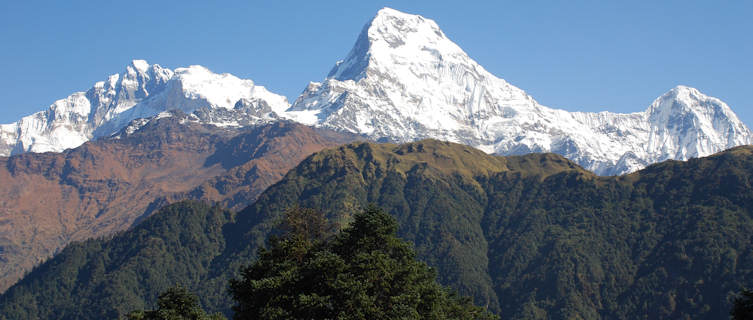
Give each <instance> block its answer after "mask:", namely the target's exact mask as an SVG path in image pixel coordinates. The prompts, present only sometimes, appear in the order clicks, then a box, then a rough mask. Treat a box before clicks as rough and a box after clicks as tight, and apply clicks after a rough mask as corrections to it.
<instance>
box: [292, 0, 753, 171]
mask: <svg viewBox="0 0 753 320" xmlns="http://www.w3.org/2000/svg"><path fill="white" fill-rule="evenodd" d="M288 116H289V117H292V118H295V119H298V120H299V121H301V122H304V123H308V124H314V125H319V126H324V127H330V128H334V129H339V130H345V131H350V132H356V133H362V134H365V135H368V136H370V137H371V138H374V139H377V140H379V139H386V140H395V141H400V142H404V141H412V140H417V139H422V138H429V137H431V138H438V139H443V140H449V141H454V142H460V143H464V144H468V145H472V146H475V147H478V148H480V149H482V150H484V151H486V152H489V153H497V154H502V155H509V154H521V153H527V152H555V153H559V154H562V155H564V156H566V157H568V158H570V159H573V160H574V161H576V162H578V163H579V164H581V165H582V166H584V167H585V168H588V169H590V170H593V171H595V172H596V173H599V174H620V173H625V172H631V171H635V170H638V169H640V168H643V167H645V166H646V165H648V164H651V163H654V162H658V161H662V160H666V159H680V160H685V159H688V158H691V157H699V156H705V155H709V154H712V153H715V152H718V151H721V150H724V149H727V148H730V147H733V146H737V145H741V144H750V143H753V134H751V131H750V130H749V129H748V128H747V127H746V126H745V125H744V124H743V123H742V122H741V121H740V120H739V119H738V118H737V116H735V114H734V113H733V112H732V110H731V109H730V108H729V106H727V105H726V104H724V102H722V101H720V100H719V99H716V98H711V97H708V96H705V95H703V94H702V93H700V92H699V91H698V90H696V89H693V88H689V87H684V86H678V87H676V88H674V89H672V90H671V91H669V92H668V93H667V94H665V95H663V96H662V97H660V98H658V99H657V100H656V101H655V102H654V103H653V104H652V105H651V106H650V107H649V108H648V109H647V110H646V111H644V112H639V113H632V114H617V113H611V112H601V113H584V112H568V111H565V110H558V109H553V108H549V107H546V106H542V105H540V104H539V103H538V102H536V100H534V99H533V98H532V97H530V96H529V95H528V94H527V93H526V92H524V91H523V90H521V89H519V88H516V87H515V86H512V85H511V84H509V83H508V82H506V81H504V80H502V79H500V78H497V77H496V76H494V75H493V74H491V73H489V72H488V71H486V70H485V69H484V68H483V67H481V66H480V65H479V64H478V63H476V62H475V61H473V60H472V59H471V58H470V57H469V56H468V55H467V54H466V53H465V52H463V50H462V49H461V48H460V47H458V46H457V45H456V44H455V43H454V42H452V41H451V40H449V39H448V38H447V37H446V36H445V34H444V33H443V32H442V31H441V30H440V28H439V27H438V25H437V24H436V23H435V22H434V21H432V20H430V19H426V18H424V17H421V16H418V15H411V14H406V13H402V12H399V11H396V10H393V9H389V8H385V9H382V10H380V11H379V12H378V13H377V15H376V17H374V19H373V20H372V21H370V22H369V23H367V24H366V26H365V27H364V29H363V31H362V33H361V34H360V36H359V37H358V39H357V40H356V44H355V45H354V47H353V49H352V50H351V51H350V53H348V55H347V56H346V58H345V59H344V60H342V61H340V62H338V63H336V64H335V66H334V67H333V69H332V71H331V72H330V73H329V75H328V76H327V78H326V79H325V80H324V81H323V82H322V83H312V84H310V85H309V86H308V87H307V88H306V90H304V92H303V94H301V96H300V97H299V98H298V99H297V100H296V101H295V102H294V103H293V106H292V107H291V110H290V112H289V113H288Z"/></svg>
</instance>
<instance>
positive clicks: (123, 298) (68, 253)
mask: <svg viewBox="0 0 753 320" xmlns="http://www.w3.org/2000/svg"><path fill="white" fill-rule="evenodd" d="M232 217H233V214H232V213H231V212H229V211H226V210H223V209H221V208H217V207H211V206H208V205H205V204H202V203H197V202H183V203H178V204H175V205H172V206H168V207H166V208H164V209H162V210H161V211H160V212H159V213H157V214H156V215H154V216H152V217H150V218H149V219H146V220H144V222H143V223H141V224H140V225H139V226H137V227H136V228H134V229H132V230H129V231H127V232H124V233H122V234H119V235H116V236H115V237H113V238H112V239H94V240H88V241H85V242H80V243H75V244H73V245H70V246H68V247H66V249H64V250H63V251H62V252H61V253H59V254H58V255H57V256H56V257H55V258H53V259H51V260H50V261H48V262H46V263H44V264H42V265H41V266H39V267H37V268H35V269H34V270H33V271H32V272H31V273H30V274H29V275H28V276H27V277H26V278H24V279H23V280H21V282H19V283H18V284H16V285H15V286H13V287H11V288H10V289H9V290H8V291H7V292H5V293H4V294H3V295H2V296H0V319H117V318H120V317H123V316H125V315H126V314H127V313H128V312H130V311H132V310H145V309H147V308H148V307H151V306H152V304H151V303H153V301H156V300H157V297H158V295H159V294H160V293H162V292H164V291H165V290H167V289H168V288H170V287H172V286H175V285H177V284H185V285H186V286H187V289H188V290H190V291H191V292H200V293H201V298H202V305H204V306H212V307H214V306H218V305H223V304H226V305H227V306H228V307H227V308H228V309H229V306H230V300H229V296H228V295H227V292H226V288H225V286H226V283H227V280H224V281H222V283H217V284H212V282H202V280H204V279H206V278H207V277H208V273H209V272H210V271H211V270H212V269H213V266H212V261H213V259H214V257H216V256H217V255H220V254H221V253H222V250H223V248H225V239H224V235H223V226H224V225H226V224H227V223H228V222H230V221H231V219H232ZM215 311H222V310H221V309H217V308H213V309H212V312H215Z"/></svg>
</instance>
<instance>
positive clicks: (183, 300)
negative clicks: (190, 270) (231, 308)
mask: <svg viewBox="0 0 753 320" xmlns="http://www.w3.org/2000/svg"><path fill="white" fill-rule="evenodd" d="M157 305H158V308H157V310H149V311H134V312H131V313H130V314H128V317H127V318H128V320H222V319H225V317H223V316H222V315H220V314H219V313H217V314H213V315H208V314H207V313H206V312H205V311H204V310H203V309H201V306H199V299H198V298H197V297H196V295H194V294H193V293H191V292H190V291H188V289H186V288H184V287H182V286H178V287H173V288H170V289H168V290H167V291H165V292H164V293H162V294H160V296H159V299H158V300H157Z"/></svg>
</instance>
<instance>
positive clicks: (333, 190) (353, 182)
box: [0, 141, 753, 319]
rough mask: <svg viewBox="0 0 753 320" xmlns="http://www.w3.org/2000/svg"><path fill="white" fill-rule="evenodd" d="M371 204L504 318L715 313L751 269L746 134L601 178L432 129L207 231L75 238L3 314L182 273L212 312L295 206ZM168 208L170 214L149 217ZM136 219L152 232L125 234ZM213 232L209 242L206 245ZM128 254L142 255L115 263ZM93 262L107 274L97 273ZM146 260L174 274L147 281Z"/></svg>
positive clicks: (340, 165)
mask: <svg viewBox="0 0 753 320" xmlns="http://www.w3.org/2000/svg"><path fill="white" fill-rule="evenodd" d="M368 203H375V204H377V205H379V206H380V207H382V208H384V209H385V211H386V212H389V213H390V214H391V215H392V216H393V217H394V218H395V219H396V220H397V222H398V235H399V236H400V237H401V238H402V239H404V240H407V241H409V242H411V243H413V247H414V249H415V251H416V255H417V257H418V258H419V259H420V260H422V261H424V262H426V263H427V264H428V265H429V266H431V267H433V268H435V269H436V270H437V271H438V275H439V282H440V283H442V284H443V285H448V286H450V287H452V288H453V289H454V290H457V291H458V292H459V293H460V294H462V295H467V296H472V297H474V301H475V303H476V304H478V305H481V306H484V307H488V308H489V310H493V311H494V312H497V313H499V314H500V315H501V316H502V318H506V319H507V318H510V319H545V318H582V319H599V318H606V319H627V318H636V317H639V318H673V319H682V318H694V319H720V318H725V317H727V316H728V314H729V310H730V309H731V307H732V304H731V301H732V300H733V296H734V294H735V293H736V292H738V291H739V290H740V289H741V288H742V287H751V283H750V282H751V281H752V280H751V279H753V239H752V238H751V234H753V148H751V147H741V148H736V149H733V150H730V151H727V152H724V153H722V154H718V155H715V156H712V157H709V158H703V159H693V160H691V161H688V162H677V161H670V162H665V163H662V164H658V165H654V166H651V167H649V168H647V169H645V170H642V171H640V172H638V173H635V174H631V175H627V176H623V177H598V176H595V175H593V174H590V173H588V172H586V171H584V170H582V169H580V168H579V167H577V166H575V165H574V164H572V163H571V162H569V161H568V160H566V159H563V158H561V157H559V156H556V155H551V154H543V155H542V154H532V155H526V156H519V157H493V156H488V155H485V154H484V153H482V152H480V151H477V150H474V149H472V148H468V147H464V146H459V145H454V144H447V143H441V142H436V141H423V142H418V143H413V144H407V145H402V146H395V145H388V144H386V145H375V144H354V145H349V146H344V147H341V148H338V149H333V150H329V151H325V152H321V153H318V154H316V155H313V156H311V157H309V158H308V159H306V160H305V161H304V162H302V163H301V164H300V165H299V166H298V167H296V168H295V169H294V170H292V171H291V172H289V173H288V174H287V176H286V177H285V178H284V179H283V180H282V181H281V182H279V183H278V184H276V185H274V186H272V187H270V188H269V189H268V190H267V191H266V192H264V194H262V195H261V197H260V198H259V200H258V201H257V202H256V203H254V204H253V205H251V206H250V207H248V208H247V209H245V210H243V211H241V212H239V213H238V214H237V215H235V216H232V215H231V214H228V215H227V218H223V219H224V220H223V221H224V222H223V223H224V224H219V225H216V226H214V227H212V228H213V229H212V228H209V227H208V226H207V225H206V223H203V222H202V223H200V222H199V220H200V219H199V220H197V219H193V220H190V221H188V220H186V221H184V222H183V223H185V224H187V225H181V222H178V221H183V220H182V219H184V218H183V217H182V215H181V214H178V213H175V214H171V211H170V210H167V211H166V212H162V213H160V214H157V215H155V216H154V217H152V218H149V219H147V220H145V222H144V223H143V224H142V225H140V226H139V227H137V228H136V229H134V230H133V231H129V232H128V233H125V234H123V235H121V236H118V237H115V238H114V239H113V240H112V241H91V242H87V243H84V244H79V245H77V246H73V247H70V248H67V249H66V250H64V251H63V252H62V253H61V254H60V255H59V256H57V257H56V258H54V259H52V260H50V261H49V262H47V263H45V264H43V265H42V266H40V267H39V268H37V269H36V270H35V271H33V272H32V273H31V274H30V275H29V276H27V277H26V279H24V280H23V281H22V282H21V283H19V284H18V285H17V286H15V287H14V288H12V289H10V290H9V291H8V292H6V293H5V294H4V295H3V296H0V315H13V316H9V317H8V318H12V319H17V318H24V315H28V314H39V315H40V316H39V317H41V318H53V317H52V316H51V315H53V314H55V312H61V313H60V314H61V315H63V316H61V317H62V318H66V317H68V318H82V319H85V318H102V317H97V316H96V315H98V314H122V313H118V312H119V311H118V310H120V309H118V308H119V307H117V306H121V305H124V303H123V301H124V300H133V301H134V302H130V305H129V307H128V308H127V309H125V311H129V310H133V309H143V308H144V302H143V301H154V299H155V298H156V295H157V293H159V292H162V291H164V290H165V289H166V288H168V287H169V286H171V285H174V284H177V283H185V284H186V285H187V286H188V287H189V288H188V289H190V290H191V291H193V292H196V293H197V294H198V295H199V297H200V300H201V302H202V305H203V306H204V307H205V308H206V309H207V310H208V311H210V312H215V311H222V312H223V313H225V314H226V315H229V314H230V310H227V309H226V308H227V307H224V306H229V305H231V304H232V302H231V301H230V298H229V297H228V296H227V294H226V292H225V291H224V290H225V288H226V284H227V281H228V280H229V279H231V278H234V277H238V276H239V275H238V274H237V271H238V270H240V268H241V267H242V266H244V265H247V264H248V263H249V262H250V261H253V259H254V257H255V256H256V253H257V251H258V249H259V248H260V246H262V245H263V244H264V243H265V241H266V240H267V239H268V236H269V235H270V233H274V232H275V230H276V229H275V225H276V222H277V221H278V220H279V217H280V216H281V214H282V213H283V212H284V211H285V210H286V209H287V208H290V207H293V206H295V205H300V206H302V207H310V208H317V209H319V210H321V211H323V212H324V213H325V214H326V215H327V217H328V218H329V219H330V220H332V221H335V222H336V223H339V224H340V225H346V224H347V222H349V221H351V220H352V219H353V217H352V216H351V215H350V213H351V212H357V211H358V210H359V209H360V208H364V207H365V206H366V204H368ZM220 211H221V210H220ZM207 212H208V211H207ZM203 214H204V215H206V214H207V213H203ZM167 217H170V218H167ZM160 219H174V220H176V221H174V222H173V223H174V225H175V226H173V225H172V224H164V225H157V224H155V221H160ZM171 221H172V220H171ZM189 222H191V223H196V224H197V225H196V226H192V227H189V226H188V224H190V223H189ZM158 226H159V227H158ZM140 228H142V229H143V230H144V232H146V231H148V232H149V233H148V234H150V235H152V236H149V237H146V236H144V237H133V236H131V235H130V234H131V232H135V231H137V230H141V229H140ZM161 228H162V229H161ZM182 228H191V229H190V230H191V231H190V232H185V233H183V231H182V230H181V229H182ZM209 230H213V231H209ZM202 232H211V235H209V236H199V235H196V236H195V237H197V238H198V239H200V240H201V241H206V244H202V245H201V246H199V244H198V243H197V244H196V245H197V247H196V248H194V251H191V252H196V255H195V256H194V259H195V260H197V261H202V263H196V262H194V261H193V260H190V259H183V258H175V259H162V258H160V259H156V258H154V257H153V256H152V255H150V252H151V251H149V250H153V251H155V252H158V253H159V256H167V257H183V256H184V255H185V254H183V253H181V252H187V251H188V250H186V249H185V244H184V243H182V242H179V241H165V242H164V245H162V246H156V245H155V244H157V243H162V242H161V241H162V240H160V239H162V237H165V238H168V239H170V238H172V237H174V236H173V234H174V233H180V234H185V235H186V236H188V235H189V234H191V235H193V234H194V233H196V234H201V233H202ZM116 243H120V244H118V245H116ZM204 245H209V246H214V247H212V248H211V250H204V249H197V248H203V246H204ZM115 248H122V249H118V250H114V249H115ZM147 248H149V250H146V249H147ZM155 248H159V250H157V249H155ZM178 253H181V254H178ZM124 257H127V258H124ZM129 259H131V260H138V261H140V263H139V264H138V265H136V264H129V263H118V262H119V261H128V260H129ZM98 261H101V263H100V262H98ZM99 264H101V267H98V265H99ZM97 268H101V269H102V270H104V271H102V272H99V273H98V272H89V271H88V270H99V269H97ZM143 272H146V274H155V275H156V274H162V273H164V274H170V275H174V276H173V277H171V278H170V279H167V278H165V279H166V280H160V281H148V280H149V279H147V278H149V277H142V276H139V274H141V273H143ZM89 275H94V278H95V279H101V277H102V276H99V275H108V278H107V281H101V280H97V281H89V280H88V279H89ZM109 275H112V276H109ZM152 278H153V279H161V278H160V277H157V276H153V277H152ZM94 292H117V294H105V295H103V296H104V298H100V296H99V295H95V294H94ZM116 297H118V298H116ZM79 301H83V302H82V303H79ZM91 305H96V306H97V308H99V309H101V310H100V311H99V313H97V312H93V311H90V310H91V309H92V307H90V306H91ZM105 310H106V311H105ZM107 312H109V313H107ZM90 314H92V315H91V316H89V315H90ZM16 315H19V316H16Z"/></svg>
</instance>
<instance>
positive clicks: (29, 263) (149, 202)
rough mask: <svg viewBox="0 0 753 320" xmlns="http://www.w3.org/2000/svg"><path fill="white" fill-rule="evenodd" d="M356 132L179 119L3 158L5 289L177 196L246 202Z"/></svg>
mask: <svg viewBox="0 0 753 320" xmlns="http://www.w3.org/2000/svg"><path fill="white" fill-rule="evenodd" d="M183 119H184V118H183ZM354 139H355V137H354V136H345V135H341V134H337V133H333V132H328V131H323V130H318V129H313V128H310V127H306V126H303V125H299V124H293V123H288V122H277V123H273V124H269V125H265V126H261V127H256V128H253V129H223V128H218V127H214V126H207V125H199V124H195V123H191V122H186V121H181V117H178V116H176V117H170V118H163V119H159V120H153V121H151V122H149V123H148V124H146V125H145V126H143V127H142V128H141V129H139V130H138V131H136V132H134V133H133V134H130V135H122V136H121V138H120V139H107V140H100V141H95V142H89V143H86V144H84V145H82V146H81V147H78V148H76V149H72V150H67V151H65V152H62V153H43V154H34V153H27V154H22V155H18V156H13V157H10V158H4V157H0V292H3V291H5V290H6V289H7V288H8V287H9V286H10V285H12V284H13V283H15V282H16V281H17V280H18V279H19V278H21V277H22V276H23V274H24V273H25V272H26V271H28V270H30V269H31V268H32V267H33V266H34V265H36V264H38V263H40V262H41V261H43V260H45V259H46V258H48V257H50V256H52V255H53V254H55V253H56V252H57V251H58V250H60V249H61V248H63V247H64V246H65V245H67V244H68V243H70V242H72V241H79V240H84V239H88V238H92V237H101V236H107V235H111V234H113V233H115V232H117V231H121V230H125V229H127V228H128V227H130V226H131V225H133V224H134V222H137V221H138V220H139V219H140V218H143V217H145V216H147V215H148V214H149V213H151V212H153V211H154V210H156V209H159V208H160V207H161V206H162V205H164V204H167V203H170V202H172V201H175V200H177V199H187V198H191V199H199V200H207V201H214V202H220V203H222V204H223V205H226V206H228V207H235V208H240V207H244V206H246V205H248V204H249V203H251V202H252V201H253V200H255V198H256V197H257V196H258V194H259V193H261V191H263V190H264V189H265V188H266V187H268V186H270V185H271V184H273V183H275V182H277V181H279V180H280V179H281V178H282V176H283V175H284V174H285V172H287V170H289V169H290V168H293V167H294V166H295V165H297V164H298V162H300V161H301V160H303V159H304V158H305V157H306V156H308V155H310V154H311V153H314V152H316V151H319V150H321V149H323V148H327V147H332V146H335V145H339V144H342V143H345V142H349V141H352V140H354ZM155 199H156V200H155Z"/></svg>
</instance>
